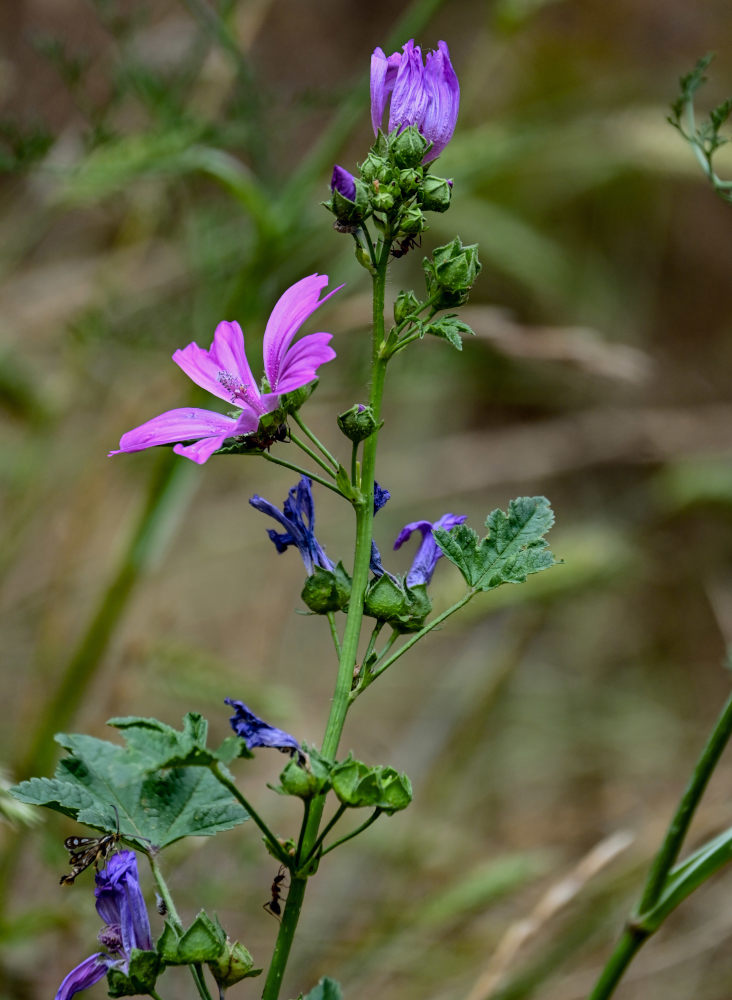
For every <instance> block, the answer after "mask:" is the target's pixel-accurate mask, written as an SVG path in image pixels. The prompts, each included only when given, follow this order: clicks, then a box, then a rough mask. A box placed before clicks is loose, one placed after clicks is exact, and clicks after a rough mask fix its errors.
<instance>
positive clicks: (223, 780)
mask: <svg viewBox="0 0 732 1000" xmlns="http://www.w3.org/2000/svg"><path fill="white" fill-rule="evenodd" d="M209 770H210V771H211V773H212V774H213V776H214V778H216V780H217V781H218V782H219V784H221V785H223V786H224V788H226V789H227V790H228V791H229V792H230V793H231V794H232V795H233V796H234V798H235V799H236V801H237V802H238V803H239V804H240V805H241V806H243V807H244V808H245V809H246V811H247V812H248V814H249V817H250V819H252V820H253V821H254V822H255V824H256V825H257V826H258V827H259V829H260V830H261V831H262V833H263V834H264V838H265V840H266V841H267V843H268V844H269V846H270V848H271V850H272V852H273V854H274V856H275V857H276V858H277V860H278V861H279V862H280V863H281V864H283V865H285V867H287V868H289V867H290V866H291V865H292V859H291V858H290V856H289V855H288V854H286V853H285V852H284V851H283V850H282V847H281V846H280V842H279V840H278V839H277V837H275V835H274V834H273V833H272V831H271V830H270V828H269V827H268V826H267V824H266V823H265V822H264V820H263V819H262V818H261V816H260V815H259V814H258V813H257V812H256V811H255V810H254V809H253V808H252V806H251V805H250V804H249V802H248V801H247V800H246V799H245V798H244V796H243V795H242V794H241V792H240V791H239V789H238V788H237V787H236V785H235V784H234V782H233V781H232V780H231V779H230V778H227V776H226V775H225V774H224V773H223V772H222V770H221V766H220V764H219V762H218V761H217V760H216V761H214V762H213V764H209Z"/></svg>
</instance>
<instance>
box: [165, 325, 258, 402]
mask: <svg viewBox="0 0 732 1000" xmlns="http://www.w3.org/2000/svg"><path fill="white" fill-rule="evenodd" d="M173 361H175V363H176V364H177V365H178V366H179V368H181V369H182V370H183V371H184V372H185V373H186V375H187V376H188V377H189V378H190V379H192V381H194V382H195V383H196V385H200V386H201V388H202V389H206V391H207V392H210V393H211V394H212V395H214V396H218V397H219V398H220V399H225V400H226V401H227V402H228V403H232V404H233V405H234V406H246V405H248V406H251V407H252V409H254V410H255V411H257V412H259V388H258V386H257V383H256V381H255V380H254V376H253V375H252V370H251V368H250V367H249V362H248V361H247V356H246V352H245V350H244V334H243V333H242V331H241V327H240V326H239V324H238V323H230V322H227V321H224V322H222V323H219V325H218V326H217V327H216V331H215V333H214V339H213V343H212V344H211V347H210V348H209V349H208V350H207V351H204V350H203V348H201V347H199V346H198V344H196V343H192V344H188V346H187V347H184V348H183V349H182V350H180V351H176V352H175V354H174V355H173Z"/></svg>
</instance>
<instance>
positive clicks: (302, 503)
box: [249, 476, 335, 576]
mask: <svg viewBox="0 0 732 1000" xmlns="http://www.w3.org/2000/svg"><path fill="white" fill-rule="evenodd" d="M249 503H250V504H251V505H252V507H254V508H255V509H256V510H261V512H262V513H263V514H269V516H270V517H273V518H274V519H275V521H278V522H279V523H280V524H281V525H282V527H283V528H284V529H285V530H284V532H279V531H275V530H274V529H273V528H268V529H267V534H268V535H269V537H270V538H271V539H272V541H273V542H274V545H275V547H276V549H277V551H278V552H285V551H286V550H287V549H288V548H289V547H290V545H294V546H295V548H296V549H297V550H298V552H299V553H300V555H301V556H302V561H303V562H304V563H305V569H306V570H307V572H308V576H310V575H312V573H313V569H314V567H315V566H320V567H321V568H322V569H327V570H331V571H332V570H333V569H335V566H334V564H333V563H332V562H331V560H330V559H329V558H328V556H327V555H326V554H325V551H324V549H323V547H322V545H321V544H320V542H319V541H318V539H317V538H316V537H315V505H314V504H313V493H312V489H311V482H310V480H309V479H308V478H307V476H302V477H301V479H300V482H299V483H297V485H296V486H293V487H292V489H291V490H290V492H289V493H288V494H287V499H286V500H285V502H284V504H283V505H282V510H280V509H279V508H278V507H275V505H274V504H273V503H270V501H269V500H265V499H264V497H260V496H259V495H258V494H255V495H254V496H253V497H251V499H250V500H249Z"/></svg>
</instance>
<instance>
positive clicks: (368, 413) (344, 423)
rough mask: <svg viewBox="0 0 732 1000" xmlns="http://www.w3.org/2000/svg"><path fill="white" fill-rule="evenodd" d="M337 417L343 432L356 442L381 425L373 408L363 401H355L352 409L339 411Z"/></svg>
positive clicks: (364, 438)
mask: <svg viewBox="0 0 732 1000" xmlns="http://www.w3.org/2000/svg"><path fill="white" fill-rule="evenodd" d="M336 419H337V422H338V427H339V428H340V430H341V433H342V434H345V436H346V437H347V438H348V439H349V441H353V443H354V444H358V443H359V442H360V441H365V440H366V438H368V437H371V435H372V434H373V433H374V431H375V430H376V428H377V427H378V426H379V422H378V421H377V419H376V417H375V416H374V411H373V410H372V408H371V407H370V406H364V405H363V403H354V404H353V406H352V407H351V408H350V410H346V411H345V412H344V413H339V414H338V417H337V418H336ZM349 485H350V480H349Z"/></svg>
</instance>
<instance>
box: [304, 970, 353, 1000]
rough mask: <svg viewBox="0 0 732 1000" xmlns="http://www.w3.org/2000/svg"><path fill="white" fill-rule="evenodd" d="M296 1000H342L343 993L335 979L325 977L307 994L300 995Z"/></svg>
mask: <svg viewBox="0 0 732 1000" xmlns="http://www.w3.org/2000/svg"><path fill="white" fill-rule="evenodd" d="M298 1000H343V991H342V990H341V987H340V985H339V984H338V983H337V982H336V981H335V979H329V978H328V976H325V977H324V978H323V979H321V980H320V981H319V982H318V985H317V986H314V987H313V988H312V989H311V990H310V992H309V993H306V994H305V995H304V996H303V994H302V993H301V994H300V996H299V997H298Z"/></svg>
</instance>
